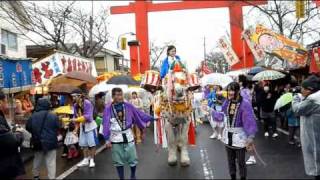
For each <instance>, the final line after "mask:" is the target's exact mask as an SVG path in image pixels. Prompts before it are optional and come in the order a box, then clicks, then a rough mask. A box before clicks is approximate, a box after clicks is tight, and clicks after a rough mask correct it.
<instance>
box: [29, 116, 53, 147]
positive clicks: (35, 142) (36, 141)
mask: <svg viewBox="0 0 320 180" xmlns="http://www.w3.org/2000/svg"><path fill="white" fill-rule="evenodd" d="M48 114H49V112H48V111H47V113H46V115H45V116H44V119H43V120H42V124H41V129H40V133H39V137H37V136H34V134H32V136H31V139H30V147H31V148H32V149H33V150H35V151H40V150H42V143H41V134H42V130H43V126H44V123H45V121H46V119H47V117H48ZM31 124H32V122H31ZM31 130H32V125H31Z"/></svg>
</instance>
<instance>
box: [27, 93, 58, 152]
mask: <svg viewBox="0 0 320 180" xmlns="http://www.w3.org/2000/svg"><path fill="white" fill-rule="evenodd" d="M49 110H50V102H49V100H47V99H44V98H42V99H39V101H38V103H37V106H36V110H35V112H34V113H33V114H32V115H31V117H30V118H29V120H28V122H27V126H26V129H27V130H28V131H29V132H30V133H31V134H32V136H36V137H40V140H41V144H42V149H43V150H44V151H49V150H52V149H56V148H57V147H58V139H57V135H58V128H59V119H58V116H57V115H55V114H53V113H51V112H50V111H49ZM46 114H48V115H47V118H46V119H45V116H46ZM43 121H45V122H44V124H43V130H42V133H41V135H40V132H41V126H42V123H43Z"/></svg>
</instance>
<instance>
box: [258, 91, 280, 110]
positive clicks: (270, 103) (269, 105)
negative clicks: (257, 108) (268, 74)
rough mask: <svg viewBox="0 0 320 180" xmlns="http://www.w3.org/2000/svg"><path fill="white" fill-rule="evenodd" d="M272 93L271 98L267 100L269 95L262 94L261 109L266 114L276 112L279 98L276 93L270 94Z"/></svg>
mask: <svg viewBox="0 0 320 180" xmlns="http://www.w3.org/2000/svg"><path fill="white" fill-rule="evenodd" d="M270 93H271V98H267V96H268V93H266V92H263V93H262V99H261V100H262V103H261V109H262V110H263V111H264V112H269V113H270V112H273V111H274V105H275V104H276V101H277V97H276V94H275V93H274V92H270Z"/></svg>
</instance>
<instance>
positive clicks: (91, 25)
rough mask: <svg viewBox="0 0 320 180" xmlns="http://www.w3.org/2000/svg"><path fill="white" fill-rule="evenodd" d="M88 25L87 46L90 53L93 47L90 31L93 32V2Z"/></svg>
mask: <svg viewBox="0 0 320 180" xmlns="http://www.w3.org/2000/svg"><path fill="white" fill-rule="evenodd" d="M89 25H90V35H89V43H90V44H89V45H90V50H91V51H92V50H93V49H92V47H93V42H92V31H93V0H92V1H91V16H90V19H89Z"/></svg>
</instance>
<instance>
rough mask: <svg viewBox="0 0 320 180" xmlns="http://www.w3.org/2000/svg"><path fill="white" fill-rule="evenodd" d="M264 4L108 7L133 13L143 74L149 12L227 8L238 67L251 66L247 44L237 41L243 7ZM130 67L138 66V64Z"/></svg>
mask: <svg viewBox="0 0 320 180" xmlns="http://www.w3.org/2000/svg"><path fill="white" fill-rule="evenodd" d="M266 3H267V0H252V1H250V3H248V2H245V1H228V0H226V1H221V0H211V1H201V0H195V1H180V2H169V3H159V4H154V3H152V2H151V1H140V0H137V1H135V2H134V3H130V4H129V5H128V6H114V7H111V14H127V13H135V20H136V36H137V40H139V41H140V48H139V54H140V73H144V72H145V71H146V70H148V69H150V60H149V59H150V58H149V35H148V12H158V11H173V10H187V9H203V8H222V7H228V8H229V16H230V29H231V43H232V47H233V49H234V51H235V52H236V54H237V55H238V57H239V58H240V62H239V63H238V64H236V65H234V66H233V67H232V68H233V69H239V68H243V67H251V66H253V56H252V54H251V53H250V51H249V48H248V47H247V45H246V43H242V41H241V40H240V38H241V33H242V31H243V14H242V7H243V6H248V5H263V4H266ZM244 46H245V47H244ZM244 52H245V53H244ZM132 68H135V69H137V67H132Z"/></svg>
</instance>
